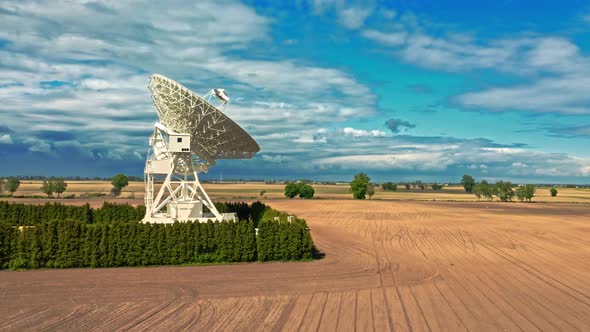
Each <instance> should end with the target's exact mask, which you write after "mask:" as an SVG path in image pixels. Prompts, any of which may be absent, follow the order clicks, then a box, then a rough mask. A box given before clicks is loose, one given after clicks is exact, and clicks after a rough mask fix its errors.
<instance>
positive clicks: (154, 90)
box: [143, 74, 260, 223]
mask: <svg viewBox="0 0 590 332" xmlns="http://www.w3.org/2000/svg"><path fill="white" fill-rule="evenodd" d="M148 90H149V91H150V94H151V96H152V99H153V101H154V106H155V108H156V112H157V113H158V117H159V122H157V123H156V124H155V125H154V133H153V134H152V136H151V137H150V141H149V142H150V146H151V149H150V154H149V155H148V158H147V160H146V164H145V184H146V194H145V206H146V215H145V217H144V220H143V221H144V222H154V223H173V222H174V221H200V222H205V221H207V220H210V219H215V220H219V221H221V220H224V219H225V220H227V219H235V214H221V213H219V211H217V209H216V208H215V205H213V202H211V199H210V198H209V196H208V195H207V193H206V192H205V189H204V188H203V186H202V185H201V183H200V182H199V178H198V173H200V172H204V173H206V172H207V171H208V170H209V167H210V166H213V165H215V163H216V160H217V159H249V158H252V157H253V156H254V155H255V154H256V153H257V152H258V151H260V147H259V146H258V144H257V143H256V141H254V139H253V138H252V137H250V135H248V133H246V131H244V129H242V128H241V127H240V126H238V125H237V124H236V123H235V122H234V121H232V120H231V119H230V118H229V117H227V116H226V115H225V114H224V113H223V112H221V111H220V110H219V109H225V106H226V105H227V104H228V103H229V101H230V98H229V97H228V95H227V93H226V92H225V90H224V89H213V90H211V91H209V93H207V94H206V95H205V96H204V97H203V98H201V97H199V96H198V95H197V94H195V93H193V92H192V91H190V90H189V89H187V88H186V87H184V86H182V85H181V84H179V83H177V82H175V81H173V80H171V79H169V78H167V77H164V76H162V75H158V74H154V75H152V76H151V77H150V83H149V85H148ZM213 96H215V97H216V98H215V100H217V101H218V105H217V106H215V105H214V104H213V101H212V100H211V99H213V98H212V97H213ZM158 181H163V182H162V186H161V187H160V189H159V190H158V192H157V193H156V192H155V186H154V183H155V182H158ZM203 207H205V208H206V210H208V212H204V211H203V210H204V208H203Z"/></svg>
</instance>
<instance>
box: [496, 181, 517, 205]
mask: <svg viewBox="0 0 590 332" xmlns="http://www.w3.org/2000/svg"><path fill="white" fill-rule="evenodd" d="M512 187H514V185H513V184H512V183H511V182H510V181H498V182H496V184H495V185H494V187H493V193H494V195H496V196H497V197H498V199H500V201H502V202H508V201H511V200H512V198H513V197H514V191H513V190H512Z"/></svg>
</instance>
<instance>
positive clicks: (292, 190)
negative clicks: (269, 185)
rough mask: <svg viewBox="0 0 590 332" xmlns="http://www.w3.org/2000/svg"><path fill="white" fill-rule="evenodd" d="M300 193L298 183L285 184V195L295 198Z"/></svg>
mask: <svg viewBox="0 0 590 332" xmlns="http://www.w3.org/2000/svg"><path fill="white" fill-rule="evenodd" d="M298 194H299V187H298V186H297V183H293V182H291V183H287V185H286V186H285V197H289V198H293V197H295V196H297V195H298Z"/></svg>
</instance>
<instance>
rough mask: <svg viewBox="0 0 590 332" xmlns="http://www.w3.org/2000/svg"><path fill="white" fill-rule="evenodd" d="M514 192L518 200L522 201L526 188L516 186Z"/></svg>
mask: <svg viewBox="0 0 590 332" xmlns="http://www.w3.org/2000/svg"><path fill="white" fill-rule="evenodd" d="M515 194H516V198H518V200H519V201H521V202H524V200H525V197H526V190H525V189H524V186H520V187H518V188H516V191H515Z"/></svg>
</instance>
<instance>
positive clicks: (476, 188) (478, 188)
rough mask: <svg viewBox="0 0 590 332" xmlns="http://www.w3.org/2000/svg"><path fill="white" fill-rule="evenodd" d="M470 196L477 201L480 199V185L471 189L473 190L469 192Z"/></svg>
mask: <svg viewBox="0 0 590 332" xmlns="http://www.w3.org/2000/svg"><path fill="white" fill-rule="evenodd" d="M471 193H472V194H474V195H475V196H476V197H477V199H481V196H482V194H481V185H480V184H476V185H475V187H473V190H472V191H471Z"/></svg>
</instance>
